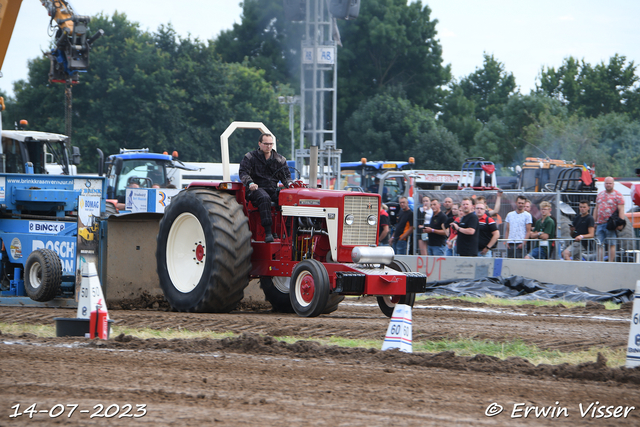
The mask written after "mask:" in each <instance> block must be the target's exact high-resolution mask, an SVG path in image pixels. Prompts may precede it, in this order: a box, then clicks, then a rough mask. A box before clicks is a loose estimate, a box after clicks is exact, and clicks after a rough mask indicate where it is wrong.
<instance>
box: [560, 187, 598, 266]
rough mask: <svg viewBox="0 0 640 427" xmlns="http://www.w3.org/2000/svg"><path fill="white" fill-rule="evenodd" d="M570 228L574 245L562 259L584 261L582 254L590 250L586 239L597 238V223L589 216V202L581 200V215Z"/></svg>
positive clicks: (563, 254)
mask: <svg viewBox="0 0 640 427" xmlns="http://www.w3.org/2000/svg"><path fill="white" fill-rule="evenodd" d="M570 227H571V237H573V243H572V244H571V248H567V249H565V250H564V251H562V258H564V259H566V260H567V261H568V260H570V259H571V258H570V257H571V256H572V257H573V260H574V261H580V260H581V259H582V252H583V251H588V250H589V249H590V248H589V246H588V244H589V242H586V241H585V239H593V237H594V236H595V221H594V219H593V217H592V216H591V215H590V214H589V201H588V200H580V215H578V216H576V217H575V218H574V219H573V223H572V224H571V226H570ZM591 243H593V241H591ZM591 249H592V248H591Z"/></svg>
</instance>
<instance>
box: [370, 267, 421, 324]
mask: <svg viewBox="0 0 640 427" xmlns="http://www.w3.org/2000/svg"><path fill="white" fill-rule="evenodd" d="M389 268H391V269H392V270H396V271H401V272H403V273H407V272H409V271H411V269H410V268H409V266H408V265H407V263H405V262H404V261H398V260H394V261H393V262H392V263H391V264H389ZM415 301H416V294H407V295H402V296H390V295H385V296H380V297H378V306H379V307H380V310H381V311H382V312H383V313H384V315H385V316H387V317H391V316H393V310H394V308H396V304H406V305H409V306H411V307H413V304H414V303H415Z"/></svg>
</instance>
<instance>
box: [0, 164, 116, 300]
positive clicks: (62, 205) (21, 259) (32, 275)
mask: <svg viewBox="0 0 640 427" xmlns="http://www.w3.org/2000/svg"><path fill="white" fill-rule="evenodd" d="M31 168H32V166H31V165H30V164H27V166H26V169H27V172H32V169H31ZM105 183H106V181H105V180H104V178H100V177H95V176H68V175H46V174H33V173H25V174H13V173H0V242H1V243H2V249H1V251H0V277H1V280H0V283H1V287H2V291H1V294H2V296H16V297H20V296H28V297H29V298H31V299H32V300H34V301H40V302H44V301H49V300H51V299H53V298H54V297H56V296H58V295H65V296H73V295H74V292H75V283H76V270H77V266H76V255H77V241H78V237H77V234H78V218H77V212H78V210H79V206H78V203H79V202H78V200H79V199H78V198H79V196H93V197H96V198H97V199H92V200H94V203H95V200H99V202H98V203H99V206H96V208H99V211H100V212H104V210H105V198H104V196H105V194H106V186H105Z"/></svg>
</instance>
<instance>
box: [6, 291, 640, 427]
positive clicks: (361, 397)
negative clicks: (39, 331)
mask: <svg viewBox="0 0 640 427" xmlns="http://www.w3.org/2000/svg"><path fill="white" fill-rule="evenodd" d="M151 306H153V304H151ZM155 306H156V307H157V304H155ZM110 314H111V318H112V319H113V320H114V321H115V324H116V325H118V326H128V327H135V328H141V327H148V328H155V329H165V328H184V329H188V330H210V331H216V332H226V331H231V332H235V333H238V334H242V335H241V336H240V337H238V338H232V339H224V340H211V339H189V340H171V341H168V340H162V339H148V340H141V339H138V338H134V337H131V336H125V335H119V336H116V337H112V338H111V339H110V340H108V341H91V340H88V339H83V338H36V337H34V336H30V335H23V336H12V335H8V334H6V333H4V334H3V335H0V355H2V365H0V366H2V375H1V376H0V408H1V409H0V425H14V424H16V425H18V424H30V425H31V424H39V425H52V424H58V423H59V424H64V425H72V426H76V425H78V426H80V425H98V424H100V425H103V424H107V423H108V424H110V425H125V424H126V425H132V424H142V423H145V424H147V423H153V425H161V426H165V425H176V426H201V425H220V426H224V425H243V426H244V425H249V426H263V425H331V426H341V425H349V426H378V425H398V426H413V425H415V426H428V425H434V426H436V425H437V426H442V425H454V424H455V425H474V426H475V425H496V426H507V425H508V426H513V425H520V424H522V425H597V426H605V425H616V426H617V425H636V426H637V425H640V369H633V370H631V369H625V368H624V367H616V368H611V367H607V366H606V365H605V363H606V362H605V360H603V358H599V359H598V360H594V361H593V362H589V363H586V364H583V365H577V366H573V365H557V366H551V365H539V366H534V365H532V364H531V363H529V362H528V361H526V360H524V359H519V358H511V359H507V360H500V359H497V358H493V357H489V356H485V355H477V356H475V357H460V356H456V355H455V354H453V353H451V352H443V353H437V354H424V353H414V354H404V353H399V352H397V351H386V352H381V351H379V350H376V349H349V348H338V347H332V346H321V345H319V344H317V343H314V342H298V343H295V344H285V343H281V342H279V341H276V340H274V339H273V338H272V337H276V336H285V335H287V336H291V335H293V336H300V337H308V338H322V337H329V336H342V337H352V338H365V339H367V338H370V339H380V340H381V339H383V337H384V334H385V332H386V329H387V326H388V324H389V320H388V319H387V318H386V317H384V316H383V315H382V314H381V312H380V311H379V309H378V308H377V306H376V305H375V301H374V300H371V299H360V300H355V299H354V300H350V301H348V302H347V303H342V304H341V305H340V308H339V310H338V311H336V312H334V313H332V314H330V315H324V316H320V317H318V318H314V319H306V318H299V317H297V316H296V315H289V314H276V313H271V312H270V311H269V310H268V307H267V306H258V307H255V306H254V307H242V309H241V310H239V311H237V312H233V313H230V314H223V315H220V314H187V313H175V312H168V311H164V310H163V309H162V308H161V307H160V308H156V309H137V310H115V309H111V310H110ZM630 314H631V306H630V304H627V305H626V306H624V307H623V309H621V310H617V311H610V310H605V309H604V307H603V306H601V305H599V304H595V303H589V304H588V305H587V307H586V308H574V309H568V308H564V307H560V308H535V307H533V306H525V307H521V308H513V307H509V308H496V307H487V306H484V305H482V304H470V303H464V302H453V301H450V300H445V301H443V300H426V301H419V302H418V303H417V304H416V306H415V307H414V310H413V325H412V326H413V339H414V341H420V340H426V339H431V340H433V339H440V338H452V339H457V338H474V339H487V340H493V341H497V342H501V341H505V342H506V341H512V340H514V339H520V340H522V341H524V342H526V343H532V344H536V345H538V346H539V347H540V348H543V349H552V350H561V351H576V350H583V349H584V350H586V349H589V348H591V347H598V348H600V347H602V348H624V347H625V346H626V342H627V338H628V334H629V319H630ZM55 317H75V310H69V309H34V308H19V307H0V322H5V323H26V324H50V325H53V323H54V321H53V318H55ZM596 402H598V403H596ZM33 404H36V406H35V408H33V407H32V409H35V410H36V411H42V412H37V413H31V416H32V418H30V415H29V412H25V410H26V409H27V408H28V407H30V406H31V405H33ZM16 405H19V407H17V406H16ZM74 405H77V407H76V409H75V410H74V412H73V413H72V414H71V410H72V409H73V408H74ZM100 405H102V406H100ZM127 405H131V407H129V406H127ZM137 405H144V407H142V406H137ZM590 405H591V406H590ZM129 408H130V409H129ZM500 408H502V410H501V411H500ZM80 411H85V412H80ZM526 411H529V412H528V413H527V412H526ZM536 411H537V412H536ZM542 411H546V412H545V413H546V415H545V414H544V413H543V412H542ZM497 412H500V413H497ZM17 413H22V415H19V416H13V417H12V415H16V414H17ZM58 413H59V414H60V415H58ZM494 413H497V414H495V415H494V416H488V415H487V414H489V415H492V414H494ZM70 414H71V416H70V417H69V415H70ZM56 415H58V416H57V417H54V416H56ZM92 415H93V418H92ZM525 415H526V417H525Z"/></svg>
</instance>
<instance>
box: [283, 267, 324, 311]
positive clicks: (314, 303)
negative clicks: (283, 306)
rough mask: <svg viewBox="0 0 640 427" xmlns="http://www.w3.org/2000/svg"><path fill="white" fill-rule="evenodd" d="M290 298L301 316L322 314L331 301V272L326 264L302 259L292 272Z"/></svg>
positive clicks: (294, 308)
mask: <svg viewBox="0 0 640 427" xmlns="http://www.w3.org/2000/svg"><path fill="white" fill-rule="evenodd" d="M289 298H290V299H291V305H292V306H293V310H294V311H295V312H296V313H297V314H298V315H299V316H302V317H316V316H319V315H320V314H322V312H323V311H324V310H325V308H326V307H327V302H328V301H329V274H328V273H327V269H326V268H324V265H322V263H320V262H319V261H316V260H314V259H307V260H304V261H300V262H299V263H298V264H297V265H296V266H295V267H294V269H293V272H292V273H291V288H290V289H289Z"/></svg>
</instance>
